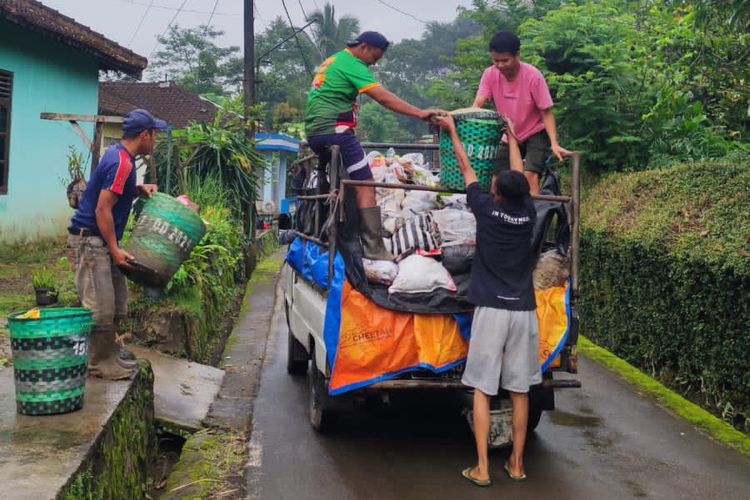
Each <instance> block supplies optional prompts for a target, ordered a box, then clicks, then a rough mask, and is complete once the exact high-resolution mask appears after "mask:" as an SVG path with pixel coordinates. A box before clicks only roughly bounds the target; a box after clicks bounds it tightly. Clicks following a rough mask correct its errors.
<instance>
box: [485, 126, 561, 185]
mask: <svg viewBox="0 0 750 500" xmlns="http://www.w3.org/2000/svg"><path fill="white" fill-rule="evenodd" d="M519 146H520V149H521V157H522V158H525V159H526V161H525V162H524V167H523V169H524V170H526V171H527V172H535V173H537V174H539V175H540V176H541V175H542V174H543V173H544V170H545V164H544V163H545V161H547V158H548V157H549V155H550V154H551V153H552V151H551V149H550V140H549V136H548V135H547V131H546V130H541V131H539V132H537V133H536V134H534V135H532V136H530V137H528V138H527V139H526V140H525V141H523V142H522V143H521V144H519ZM509 168H510V152H509V151H508V144H506V143H504V142H501V143H500V153H499V155H498V159H497V167H496V168H495V175H497V174H498V173H500V172H501V171H503V170H508V169H509Z"/></svg>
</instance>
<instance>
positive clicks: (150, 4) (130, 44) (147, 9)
mask: <svg viewBox="0 0 750 500" xmlns="http://www.w3.org/2000/svg"><path fill="white" fill-rule="evenodd" d="M153 6H154V0H151V2H150V3H149V4H148V7H146V10H145V11H144V12H143V17H141V20H140V21H139V22H138V27H136V28H135V31H134V32H133V36H132V37H131V38H130V42H128V47H131V46H132V45H133V41H134V40H135V36H136V35H137V34H138V30H140V29H141V26H143V21H144V20H145V19H146V16H147V15H148V11H150V10H151V7H153Z"/></svg>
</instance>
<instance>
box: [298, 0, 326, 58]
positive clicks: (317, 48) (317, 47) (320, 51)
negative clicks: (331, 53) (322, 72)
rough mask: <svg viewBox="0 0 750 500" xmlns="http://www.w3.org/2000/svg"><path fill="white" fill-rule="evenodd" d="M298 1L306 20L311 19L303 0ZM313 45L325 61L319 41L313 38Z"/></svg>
mask: <svg viewBox="0 0 750 500" xmlns="http://www.w3.org/2000/svg"><path fill="white" fill-rule="evenodd" d="M297 1H298V2H299V8H300V9H302V15H303V16H305V21H309V20H310V18H308V17H307V12H305V8H304V7H303V6H302V0H297ZM313 46H314V47H315V50H316V51H317V52H318V54H319V55H320V60H321V61H325V59H326V56H324V55H323V51H322V50H320V47H319V46H318V44H317V43H315V41H314V40H313Z"/></svg>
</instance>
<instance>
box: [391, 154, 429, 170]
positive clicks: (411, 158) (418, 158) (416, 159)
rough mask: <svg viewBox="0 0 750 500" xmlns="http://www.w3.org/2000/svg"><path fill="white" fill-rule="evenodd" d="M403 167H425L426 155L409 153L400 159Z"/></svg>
mask: <svg viewBox="0 0 750 500" xmlns="http://www.w3.org/2000/svg"><path fill="white" fill-rule="evenodd" d="M398 161H399V163H401V165H412V166H413V165H419V166H420V167H423V166H424V165H425V162H424V155H423V154H422V153H408V154H405V155H404V156H402V157H401V158H399V160H398Z"/></svg>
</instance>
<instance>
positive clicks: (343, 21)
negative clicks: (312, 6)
mask: <svg viewBox="0 0 750 500" xmlns="http://www.w3.org/2000/svg"><path fill="white" fill-rule="evenodd" d="M308 20H309V21H315V24H313V38H314V39H315V45H317V46H318V49H320V52H321V54H322V55H323V56H324V57H328V56H330V55H331V54H334V53H336V52H338V51H339V50H341V49H342V48H343V47H344V46H345V45H346V42H348V41H350V40H353V39H354V37H355V36H357V34H358V33H359V20H358V19H357V18H355V17H351V16H343V17H341V18H340V19H339V20H338V21H337V20H336V10H335V8H334V7H333V5H331V4H330V3H328V2H326V4H325V5H324V6H323V9H322V10H316V11H315V12H313V13H312V14H310V17H309V19H308Z"/></svg>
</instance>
